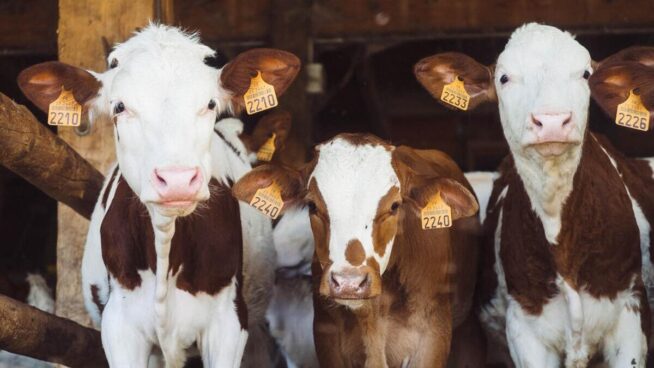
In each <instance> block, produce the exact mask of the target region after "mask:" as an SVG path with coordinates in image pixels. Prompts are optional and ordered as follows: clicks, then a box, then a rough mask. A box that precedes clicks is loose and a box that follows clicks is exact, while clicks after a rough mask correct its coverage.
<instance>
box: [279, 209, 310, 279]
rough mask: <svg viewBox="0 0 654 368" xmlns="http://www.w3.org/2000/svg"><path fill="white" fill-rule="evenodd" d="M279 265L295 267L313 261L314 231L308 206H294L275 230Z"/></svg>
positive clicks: (285, 213)
mask: <svg viewBox="0 0 654 368" xmlns="http://www.w3.org/2000/svg"><path fill="white" fill-rule="evenodd" d="M273 239H274V242H275V250H276V251H277V267H293V266H297V265H299V264H302V263H311V257H313V247H314V245H313V233H312V232H311V222H310V220H309V210H308V209H307V208H304V207H303V208H293V209H289V210H288V211H286V212H284V216H283V217H282V218H281V220H279V222H278V223H277V226H275V229H274V230H273Z"/></svg>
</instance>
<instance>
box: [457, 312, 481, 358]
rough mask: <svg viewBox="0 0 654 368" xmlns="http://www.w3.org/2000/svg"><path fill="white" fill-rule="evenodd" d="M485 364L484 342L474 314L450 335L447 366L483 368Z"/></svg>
mask: <svg viewBox="0 0 654 368" xmlns="http://www.w3.org/2000/svg"><path fill="white" fill-rule="evenodd" d="M485 363H486V341H485V339H484V332H483V331H482V329H481V325H480V324H479V320H478V319H477V317H476V316H475V314H474V313H470V314H469V315H468V318H466V320H465V321H464V322H463V323H462V324H461V325H460V326H458V327H457V328H456V329H454V332H453V334H452V347H451V348H450V359H449V366H450V367H456V368H473V367H483V366H484V364H485Z"/></svg>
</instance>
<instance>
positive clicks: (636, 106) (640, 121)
mask: <svg viewBox="0 0 654 368" xmlns="http://www.w3.org/2000/svg"><path fill="white" fill-rule="evenodd" d="M615 123H616V124H618V125H620V126H623V127H626V128H631V129H637V130H642V131H645V132H646V131H647V130H648V129H649V110H647V108H646V107H645V106H644V105H643V101H641V99H640V96H638V95H637V94H634V91H633V90H631V91H629V97H627V99H626V100H625V101H624V102H623V103H621V104H619V105H618V109H617V111H616V113H615Z"/></svg>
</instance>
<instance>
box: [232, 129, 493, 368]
mask: <svg viewBox="0 0 654 368" xmlns="http://www.w3.org/2000/svg"><path fill="white" fill-rule="evenodd" d="M273 182H275V183H277V185H279V186H280V187H281V190H282V192H281V195H282V198H283V200H284V207H285V208H291V207H292V206H293V205H294V204H306V206H307V207H308V208H309V211H310V220H311V228H312V230H313V236H314V240H315V255H314V264H313V280H314V308H315V318H314V336H315V340H316V350H317V353H318V359H319V362H320V365H321V366H325V367H361V366H366V367H388V366H390V367H398V366H406V365H408V366H413V367H444V366H445V364H446V362H447V361H448V355H449V352H450V346H451V343H452V335H453V330H455V329H459V330H460V329H461V328H462V327H463V328H467V329H472V328H474V317H472V319H470V317H471V316H472V315H471V313H469V312H470V311H471V305H472V295H473V293H474V287H475V277H476V276H475V275H476V255H477V244H476V241H475V240H476V239H475V237H474V236H473V235H471V234H470V232H471V231H474V225H475V224H476V223H477V219H476V218H474V217H472V218H469V217H470V216H472V215H474V214H475V213H476V211H477V209H478V206H477V202H476V200H475V198H474V196H473V195H472V194H471V193H470V187H469V185H468V184H467V182H466V180H465V178H464V176H463V174H462V173H461V171H460V170H459V169H458V168H457V166H456V164H455V163H454V162H453V161H452V160H451V159H450V158H449V157H447V156H446V155H445V154H443V153H441V152H438V151H419V150H413V149H411V148H408V147H394V146H392V145H390V144H388V143H386V142H384V141H382V140H380V139H379V138H376V137H374V136H371V135H364V134H341V135H338V136H336V137H335V138H333V139H331V140H329V141H327V142H325V143H323V144H321V145H319V146H317V148H316V156H315V158H314V160H313V161H312V162H311V163H310V164H309V165H308V166H307V167H306V168H304V169H302V170H300V171H296V170H294V169H290V168H287V167H283V166H279V165H265V166H261V167H258V168H256V169H254V170H253V171H252V172H250V173H248V174H247V175H246V176H244V177H243V178H242V179H241V180H240V181H239V182H237V184H236V185H235V186H234V188H233V192H234V194H235V195H236V196H237V197H238V198H239V199H241V200H243V201H246V202H249V201H250V199H251V198H252V196H253V195H254V194H255V192H256V190H258V189H260V188H264V187H267V186H269V185H271V183H273ZM437 192H440V194H441V196H442V198H443V199H444V201H445V202H446V203H448V205H449V206H450V207H451V209H452V217H453V219H454V220H455V221H454V226H453V228H452V229H438V230H422V229H421V218H420V209H421V208H422V207H423V206H425V205H426V203H427V201H428V200H429V198H431V197H432V196H433V195H435V194H436V193H437ZM464 321H466V323H464ZM466 332H470V331H466ZM455 334H456V333H455ZM460 337H463V335H461V336H460ZM458 343H459V342H458V341H457V343H456V344H457V345H456V346H453V347H452V348H453V349H456V350H457V351H459V352H466V353H465V355H466V356H465V357H464V359H468V361H467V363H468V364H469V366H480V364H482V362H483V359H482V357H480V356H475V353H474V348H475V346H473V345H469V346H461V345H459V344H458ZM466 349H467V350H466ZM475 358H476V359H477V360H474V359H475ZM461 366H464V365H463V364H462V365H461Z"/></svg>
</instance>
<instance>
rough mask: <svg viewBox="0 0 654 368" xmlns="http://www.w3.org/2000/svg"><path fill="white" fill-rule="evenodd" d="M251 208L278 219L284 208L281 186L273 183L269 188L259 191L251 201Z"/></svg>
mask: <svg viewBox="0 0 654 368" xmlns="http://www.w3.org/2000/svg"><path fill="white" fill-rule="evenodd" d="M250 206H252V207H254V208H256V209H257V210H259V212H261V213H263V214H264V215H266V216H268V217H270V218H272V219H273V220H274V219H276V218H277V216H279V213H280V212H281V211H282V208H283V207H284V201H283V200H282V194H281V189H280V188H279V185H277V183H275V182H274V181H273V183H272V184H270V185H269V186H267V187H265V188H261V189H258V190H257V192H256V193H254V196H253V197H252V200H251V201H250Z"/></svg>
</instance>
